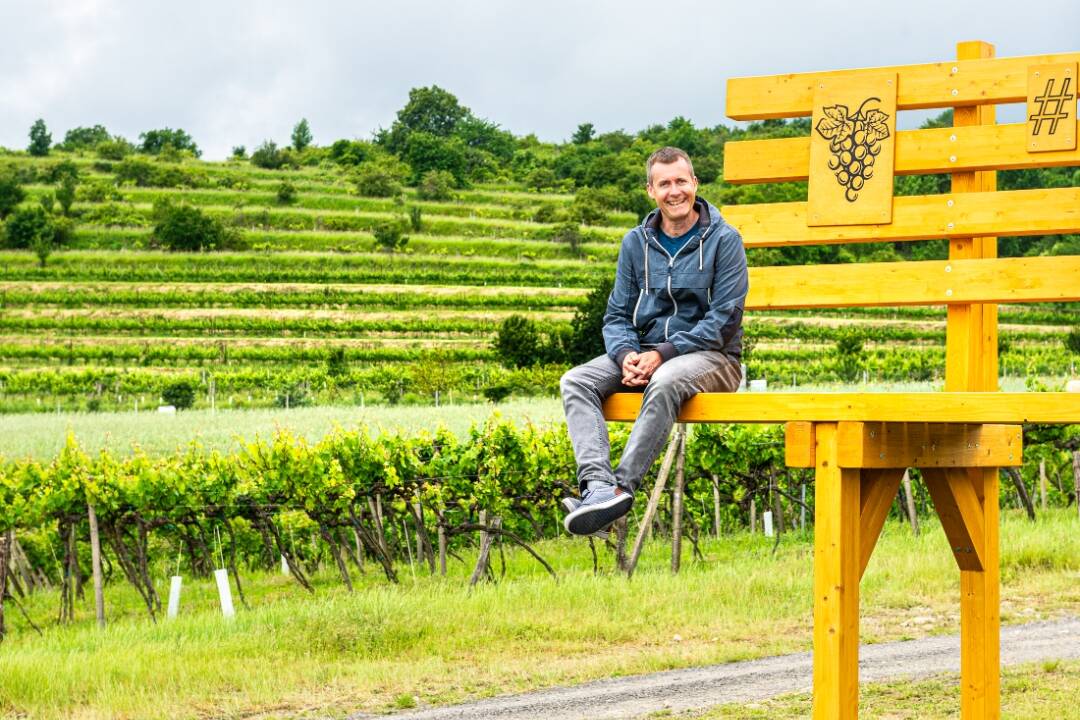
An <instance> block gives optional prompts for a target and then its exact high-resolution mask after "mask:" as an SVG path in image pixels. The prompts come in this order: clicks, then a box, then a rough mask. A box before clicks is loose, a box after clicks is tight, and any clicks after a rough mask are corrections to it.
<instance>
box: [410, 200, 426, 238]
mask: <svg viewBox="0 0 1080 720" xmlns="http://www.w3.org/2000/svg"><path fill="white" fill-rule="evenodd" d="M409 227H411V228H412V229H413V232H420V231H421V230H423V228H424V213H423V210H421V209H420V206H419V205H413V206H412V207H410V208H409Z"/></svg>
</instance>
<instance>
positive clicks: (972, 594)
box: [960, 469, 1001, 720]
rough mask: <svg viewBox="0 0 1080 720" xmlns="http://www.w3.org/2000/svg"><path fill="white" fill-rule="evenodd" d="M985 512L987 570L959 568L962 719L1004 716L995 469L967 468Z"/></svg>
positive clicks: (996, 478) (989, 719)
mask: <svg viewBox="0 0 1080 720" xmlns="http://www.w3.org/2000/svg"><path fill="white" fill-rule="evenodd" d="M968 474H969V476H970V478H971V482H972V485H973V487H974V488H975V493H976V495H977V496H978V498H979V501H980V503H981V505H982V510H983V528H984V535H983V547H982V553H983V554H982V557H983V568H982V570H963V569H961V571H960V718H961V720H999V719H1000V717H1001V614H1000V613H1001V597H1000V593H1001V579H1000V573H1001V571H1000V560H999V536H998V532H999V526H998V522H999V520H998V514H999V510H998V494H999V491H1000V488H999V476H998V471H997V470H991V469H977V470H969V471H968Z"/></svg>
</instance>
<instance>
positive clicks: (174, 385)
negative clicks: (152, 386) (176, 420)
mask: <svg viewBox="0 0 1080 720" xmlns="http://www.w3.org/2000/svg"><path fill="white" fill-rule="evenodd" d="M161 400H162V402H164V403H165V404H166V405H172V406H173V407H175V408H176V409H177V410H187V409H188V408H190V407H191V406H192V405H194V404H195V387H194V386H193V385H192V384H191V383H190V382H188V381H187V380H177V381H175V382H171V383H169V384H168V385H166V386H165V389H164V390H162V391H161Z"/></svg>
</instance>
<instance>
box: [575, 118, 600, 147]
mask: <svg viewBox="0 0 1080 720" xmlns="http://www.w3.org/2000/svg"><path fill="white" fill-rule="evenodd" d="M595 136H596V128H595V127H593V124H592V123H581V124H580V125H578V126H577V130H575V131H574V136H573V137H572V138H570V141H571V142H573V143H574V144H575V145H584V144H585V143H587V142H589V141H590V140H592V139H593V138H594V137H595Z"/></svg>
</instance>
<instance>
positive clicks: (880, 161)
mask: <svg viewBox="0 0 1080 720" xmlns="http://www.w3.org/2000/svg"><path fill="white" fill-rule="evenodd" d="M895 139H896V73H895V72H892V73H881V74H877V73H875V74H872V75H849V76H838V77H836V78H828V79H825V78H823V79H822V80H821V81H820V82H819V83H818V85H817V87H816V88H815V89H814V114H813V117H812V122H811V129H810V185H809V197H808V201H809V202H808V204H807V214H806V224H807V225H810V226H821V225H874V224H887V223H890V222H892V198H893V158H894V152H893V150H894V147H895V144H896V140H895Z"/></svg>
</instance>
